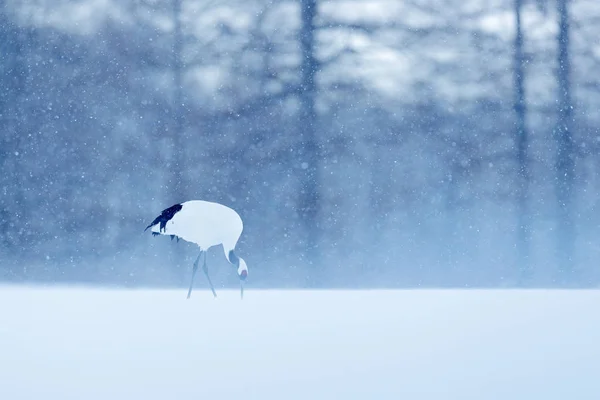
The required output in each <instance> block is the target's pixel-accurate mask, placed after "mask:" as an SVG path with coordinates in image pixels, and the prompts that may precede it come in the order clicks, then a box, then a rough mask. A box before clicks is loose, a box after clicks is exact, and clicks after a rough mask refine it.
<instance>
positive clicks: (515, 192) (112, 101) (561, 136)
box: [0, 0, 600, 287]
mask: <svg viewBox="0 0 600 400" xmlns="http://www.w3.org/2000/svg"><path fill="white" fill-rule="evenodd" d="M98 4H99V3H96V2H89V3H88V2H86V1H80V2H75V3H73V2H65V1H60V0H46V1H42V2H34V1H32V2H19V1H9V0H4V1H0V10H1V11H0V35H1V37H2V40H1V41H0V47H1V59H0V60H1V61H0V84H1V87H2V91H0V132H1V138H2V141H1V142H0V165H1V168H2V174H1V175H0V189H1V197H0V222H1V224H2V227H3V229H2V230H0V256H1V261H2V264H1V265H0V279H1V280H4V281H17V282H22V281H31V282H33V281H41V282H59V283H70V282H86V283H98V284H118V285H161V286H170V285H184V284H186V283H187V278H188V277H189V273H190V268H191V263H192V262H193V258H194V257H195V255H196V250H195V248H194V246H193V245H191V244H189V243H185V242H179V243H177V242H176V241H173V242H171V241H169V240H168V238H164V237H158V238H155V237H152V236H151V235H149V234H148V232H146V234H144V233H143V229H144V227H145V226H146V225H147V224H148V223H149V222H150V220H151V219H153V218H154V217H155V215H156V214H157V213H158V212H160V211H161V210H162V209H164V208H166V207H168V206H170V205H172V204H174V203H177V202H181V201H185V200H188V199H206V200H211V201H218V202H221V203H223V204H226V205H228V206H231V207H233V208H235V209H236V210H237V211H238V212H239V213H240V214H241V216H242V218H243V219H244V221H245V232H244V234H243V235H242V241H241V243H240V244H239V253H240V254H241V255H243V257H244V258H245V259H246V260H247V262H248V265H249V268H250V277H249V285H254V286H255V287H327V286H347V287H359V286H360V287H397V286H459V287H472V286H481V285H484V286H516V285H530V286H557V285H560V286H563V285H567V286H573V285H576V286H589V285H595V284H597V283H598V280H599V279H600V273H598V270H597V268H596V260H597V259H598V256H600V242H599V240H598V238H599V237H600V235H599V234H600V215H599V213H598V212H597V208H598V205H599V204H600V203H599V201H600V198H599V196H598V194H599V193H600V192H599V190H600V174H599V167H600V154H599V151H598V150H599V148H600V113H599V112H598V110H599V105H598V103H600V86H599V85H598V81H597V71H599V70H600V69H599V67H600V63H599V61H600V50H599V48H598V44H597V39H596V38H597V37H598V34H599V33H600V32H598V29H599V28H598V26H600V25H598V24H597V22H598V21H600V12H599V11H598V10H597V7H596V6H595V1H594V0H572V1H569V0H559V1H557V2H546V1H543V0H541V1H540V0H538V1H533V0H531V1H529V0H515V1H514V2H512V3H509V2H505V1H500V0H498V1H492V2H490V1H486V2H482V1H470V2H465V1H459V0H444V1H441V2H440V1H436V2H431V1H427V0H414V1H408V2H387V1H379V0H373V1H329V2H319V0H289V1H283V0H281V1H279V0H276V1H269V2H267V1H258V0H257V1H250V2H248V1H243V2H242V1H234V2H227V3H222V2H211V1H208V0H207V1H203V0H202V1H201V0H198V1H196V0H169V1H152V0H135V1H134V0H131V1H123V2H113V3H112V5H111V4H108V3H107V4H106V5H105V6H103V7H104V8H102V7H100V6H99V5H98ZM102 4H104V3H102ZM209 262H210V263H211V264H212V265H213V270H214V272H213V274H214V276H215V278H214V281H215V284H216V285H235V284H236V279H237V278H236V277H235V274H233V272H232V269H231V267H230V266H228V264H227V263H226V261H225V260H224V258H223V257H222V252H221V251H220V250H218V251H216V250H215V251H212V252H211V255H210V256H209ZM200 285H201V283H200Z"/></svg>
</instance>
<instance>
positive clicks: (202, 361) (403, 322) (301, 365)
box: [0, 286, 600, 400]
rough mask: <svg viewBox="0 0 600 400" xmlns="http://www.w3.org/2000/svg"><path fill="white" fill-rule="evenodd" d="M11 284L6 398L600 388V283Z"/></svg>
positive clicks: (530, 394)
mask: <svg viewBox="0 0 600 400" xmlns="http://www.w3.org/2000/svg"><path fill="white" fill-rule="evenodd" d="M217 292H218V295H219V297H218V298H217V299H213V298H212V295H211V294H210V292H208V291H206V290H197V291H195V292H194V293H193V294H192V297H191V299H190V300H186V298H185V296H186V290H185V289H181V290H163V291H161V290H139V291H136V290H108V289H107V290H94V289H86V288H73V289H68V288H63V289H55V288H47V289H43V288H42V289H33V288H31V289H30V288H17V287H2V286H0V399H2V400H16V399H44V400H48V399H61V400H65V399H86V400H92V399H103V400H105V399H106V400H108V399H114V400H117V399H127V400H133V399H143V400H151V399H210V400H216V399H263V400H270V399H344V400H347V399H427V400H429V399H436V400H437V399H443V400H446V399H457V400H458V399H460V400H465V399H477V400H482V399H502V400H508V399H510V400H515V399H527V400H532V399H539V400H548V399H557V400H558V399H561V400H564V399H577V400H583V399H595V400H597V399H600V291H551V290H549V291H544V290H540V291H509V290H498V291H493V290H488V291H484V290H481V291H480V290H462V291H461V290H456V291H453V290H403V291H402V290H398V291H322V292H308V291H275V290H274V291H253V290H251V289H249V290H247V291H246V296H245V298H244V300H243V301H241V300H240V298H239V293H238V292H237V291H224V290H218V291H217Z"/></svg>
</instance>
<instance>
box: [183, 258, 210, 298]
mask: <svg viewBox="0 0 600 400" xmlns="http://www.w3.org/2000/svg"><path fill="white" fill-rule="evenodd" d="M202 253H204V252H203V251H202V250H200V254H198V258H196V261H194V268H193V269H192V280H191V282H190V290H188V295H187V298H188V299H189V298H190V295H191V294H192V286H194V276H196V271H197V270H198V261H200V256H201V255H202ZM204 258H205V259H206V255H205V256H204Z"/></svg>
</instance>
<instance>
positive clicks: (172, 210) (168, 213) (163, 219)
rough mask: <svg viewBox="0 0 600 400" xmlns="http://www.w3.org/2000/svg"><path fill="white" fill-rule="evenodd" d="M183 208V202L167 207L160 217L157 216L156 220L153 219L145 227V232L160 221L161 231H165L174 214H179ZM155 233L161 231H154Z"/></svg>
mask: <svg viewBox="0 0 600 400" xmlns="http://www.w3.org/2000/svg"><path fill="white" fill-rule="evenodd" d="M182 208H183V206H182V205H181V204H175V205H173V206H171V207H169V208H167V209H164V210H163V211H162V212H161V213H160V215H159V216H158V217H156V218H155V219H154V221H152V223H151V224H150V225H148V226H147V227H146V229H144V232H146V231H147V230H148V229H149V228H152V227H153V226H154V225H156V224H158V223H160V229H159V230H160V231H164V230H165V226H166V225H167V222H169V221H170V220H171V218H173V216H174V215H175V214H177V213H178V212H179V211H180V210H181V209H182ZM152 234H153V235H158V234H159V233H157V232H152ZM171 240H173V238H171Z"/></svg>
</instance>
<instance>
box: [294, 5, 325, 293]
mask: <svg viewBox="0 0 600 400" xmlns="http://www.w3.org/2000/svg"><path fill="white" fill-rule="evenodd" d="M300 7H301V21H302V26H301V30H300V44H301V51H302V53H301V57H302V62H301V66H300V68H301V74H302V78H301V79H302V82H301V88H300V102H301V112H300V117H301V120H300V132H301V144H300V147H301V150H300V151H301V154H300V158H299V162H300V167H301V174H302V176H301V191H300V199H299V211H300V217H301V220H302V222H303V223H304V228H305V235H306V245H305V247H306V255H307V260H308V262H309V263H310V264H311V265H312V268H311V270H310V273H309V274H308V282H307V284H308V285H309V286H315V285H316V284H317V280H318V278H317V276H316V272H317V271H318V270H319V269H320V268H321V266H319V265H318V263H319V258H320V256H319V249H318V243H319V240H320V227H319V211H320V210H319V207H320V196H319V144H318V140H317V126H316V124H317V114H316V110H315V96H316V91H317V88H316V81H315V78H316V73H317V68H318V62H317V60H316V58H315V37H314V36H315V30H316V28H315V21H314V20H315V16H316V14H317V4H316V0H301V3H300Z"/></svg>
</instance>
